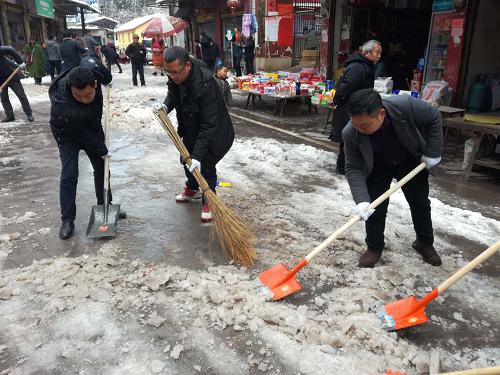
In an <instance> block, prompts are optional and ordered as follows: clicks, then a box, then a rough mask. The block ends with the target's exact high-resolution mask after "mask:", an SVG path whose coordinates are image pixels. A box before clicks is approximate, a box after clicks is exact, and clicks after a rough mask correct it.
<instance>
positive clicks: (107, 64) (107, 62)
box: [106, 59, 144, 83]
mask: <svg viewBox="0 0 500 375" xmlns="http://www.w3.org/2000/svg"><path fill="white" fill-rule="evenodd" d="M111 64H115V65H116V66H117V67H118V69H120V70H119V71H120V72H121V71H122V67H121V66H120V63H119V62H118V59H116V60H115V61H111V60H108V59H106V66H107V67H108V69H109V70H111ZM142 70H143V72H144V68H143V69H142ZM143 74H144V73H143ZM136 83H137V79H136Z"/></svg>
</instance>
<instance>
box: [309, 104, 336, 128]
mask: <svg viewBox="0 0 500 375" xmlns="http://www.w3.org/2000/svg"><path fill="white" fill-rule="evenodd" d="M311 105H312V106H313V107H314V108H316V111H317V110H318V108H325V109H327V110H328V112H327V113H326V118H325V122H324V125H323V131H322V132H321V133H322V134H325V133H326V131H327V129H328V125H330V124H331V125H332V126H333V111H334V110H335V107H334V106H333V104H327V105H325V104H311Z"/></svg>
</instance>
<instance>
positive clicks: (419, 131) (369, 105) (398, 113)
mask: <svg viewBox="0 0 500 375" xmlns="http://www.w3.org/2000/svg"><path fill="white" fill-rule="evenodd" d="M349 113H350V117H351V120H350V122H349V123H348V124H347V126H346V127H345V129H344V131H343V132H342V137H343V139H344V150H345V155H346V178H347V182H348V183H349V186H350V188H351V193H352V196H353V198H354V201H355V202H356V207H355V208H354V213H355V214H358V215H359V216H360V217H361V218H362V219H363V220H365V221H366V244H367V246H368V249H367V250H366V252H365V253H363V255H361V257H360V259H359V266H360V267H373V266H374V265H375V264H376V263H377V262H378V260H379V259H380V257H381V256H382V250H383V249H384V246H385V242H384V229H385V218H386V215H387V207H388V205H389V199H386V200H385V201H384V202H383V203H381V204H380V205H379V206H378V207H377V208H376V209H375V211H374V212H373V211H369V210H368V206H369V204H370V202H373V201H374V200H375V199H377V198H378V197H379V196H381V195H382V194H383V193H384V192H385V191H387V190H388V189H389V187H390V185H391V181H392V179H394V178H395V179H396V180H400V179H402V178H403V177H405V176H406V175H407V174H408V173H409V172H411V171H412V170H413V169H414V168H415V167H416V166H417V165H418V164H420V163H421V162H425V164H426V167H427V169H426V170H423V171H421V172H420V173H418V174H417V175H416V176H415V177H413V178H412V179H411V180H410V181H409V182H407V183H406V184H405V185H404V186H403V187H402V190H403V193H404V195H405V198H406V201H407V202H408V204H409V206H410V211H411V218H412V220H413V227H414V229H415V232H416V237H417V238H416V240H415V242H413V245H412V247H413V249H414V250H415V251H417V252H418V253H419V254H420V255H421V256H422V258H423V260H424V262H427V263H429V264H431V265H433V266H439V265H441V258H440V257H439V255H438V253H437V252H436V250H435V249H434V246H433V243H434V235H433V229H432V219H431V203H430V201H429V171H428V170H430V171H431V172H433V170H434V167H435V166H436V165H437V164H438V163H439V162H440V161H441V152H442V148H443V124H442V119H441V114H440V113H439V111H438V110H437V109H436V108H434V107H432V106H431V105H429V104H427V103H426V102H424V101H423V100H420V99H415V98H412V97H410V96H406V95H402V96H395V97H391V98H389V99H385V100H383V101H382V98H381V97H380V95H379V94H378V93H377V92H376V91H375V90H373V89H363V90H359V91H356V92H355V93H354V94H352V95H351V98H350V100H349Z"/></svg>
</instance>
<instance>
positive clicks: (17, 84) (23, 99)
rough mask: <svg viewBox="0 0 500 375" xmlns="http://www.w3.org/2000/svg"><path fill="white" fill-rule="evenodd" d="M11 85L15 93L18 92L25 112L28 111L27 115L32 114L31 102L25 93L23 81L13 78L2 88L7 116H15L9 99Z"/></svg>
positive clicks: (3, 103)
mask: <svg viewBox="0 0 500 375" xmlns="http://www.w3.org/2000/svg"><path fill="white" fill-rule="evenodd" d="M9 87H10V88H11V90H12V91H14V94H16V95H17V97H18V98H19V101H20V102H21V106H22V107H23V111H24V113H26V115H31V107H30V103H29V102H28V98H27V97H26V94H25V93H24V89H23V85H22V83H21V81H19V80H15V79H13V80H11V81H10V82H9V84H8V85H7V86H5V87H4V88H3V89H2V94H1V98H2V106H3V110H4V111H5V116H6V117H14V110H13V109H12V104H10V100H9Z"/></svg>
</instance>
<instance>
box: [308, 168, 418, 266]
mask: <svg viewBox="0 0 500 375" xmlns="http://www.w3.org/2000/svg"><path fill="white" fill-rule="evenodd" d="M424 168H425V162H422V163H420V164H419V165H418V166H417V167H416V168H415V169H413V170H412V171H411V172H410V173H408V174H407V175H406V176H405V177H403V178H402V179H401V180H399V181H398V182H397V183H396V184H394V185H393V186H391V187H390V188H389V189H388V190H387V191H386V192H385V193H384V194H382V195H381V196H380V197H378V198H377V199H375V200H374V201H373V202H371V203H370V205H369V206H368V209H369V210H372V209H374V208H376V207H378V206H379V205H380V204H381V203H382V202H383V201H385V200H386V199H387V198H389V197H390V196H391V195H392V194H394V192H396V191H397V190H399V188H400V187H401V186H403V185H404V184H406V183H407V182H408V181H410V180H411V179H412V178H413V177H415V176H416V175H417V174H418V173H420V171H422V170H423V169H424ZM360 219H361V217H360V216H359V215H355V216H354V217H352V218H351V220H349V221H348V222H347V223H345V224H344V225H342V226H341V227H340V228H339V229H337V231H336V232H335V233H333V234H332V235H331V236H330V237H328V238H327V239H326V240H325V241H323V243H321V244H320V245H318V246H317V247H316V248H315V249H314V250H313V251H311V252H310V253H309V254H308V255H307V256H306V257H305V260H306V263H305V264H307V263H309V262H310V261H311V260H313V259H314V257H315V256H316V255H318V254H319V253H320V252H321V251H323V250H324V249H326V248H327V247H328V246H329V245H330V244H331V243H332V242H333V241H334V240H335V239H336V238H337V237H339V236H340V235H341V234H342V233H344V232H345V231H346V230H348V229H349V228H350V227H352V226H353V225H354V224H356V223H357V222H358V221H359V220H360ZM305 264H304V265H305ZM301 268H302V267H301Z"/></svg>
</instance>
